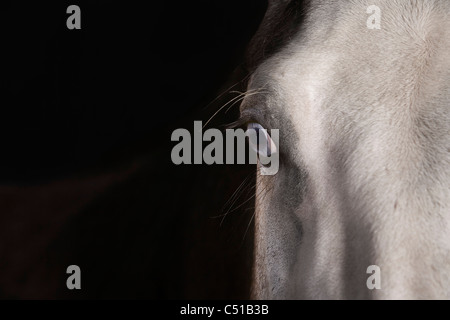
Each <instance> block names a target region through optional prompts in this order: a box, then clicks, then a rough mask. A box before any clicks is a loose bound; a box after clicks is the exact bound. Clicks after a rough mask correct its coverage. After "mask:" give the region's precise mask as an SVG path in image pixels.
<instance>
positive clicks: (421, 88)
mask: <svg viewBox="0 0 450 320" xmlns="http://www.w3.org/2000/svg"><path fill="white" fill-rule="evenodd" d="M370 5H377V6H379V7H380V8H381V11H382V20H381V21H382V22H381V30H369V29H368V28H367V27H366V20H367V18H368V15H367V13H366V9H367V7H368V6H370ZM449 17H450V1H446V0H442V1H438V0H423V1H419V0H416V1H411V0H370V1H356V0H339V1H318V0H316V1H314V0H313V1H312V7H311V10H310V12H309V14H308V17H307V20H306V22H305V28H304V29H303V32H301V33H299V34H298V35H297V36H296V37H294V38H293V39H292V40H291V41H290V42H289V44H288V45H287V46H285V47H284V48H283V49H282V50H281V51H279V52H278V53H277V54H275V55H274V56H272V57H271V58H269V59H268V60H266V61H265V62H264V63H263V64H261V65H260V67H259V68H258V69H257V70H256V72H255V73H254V75H253V77H252V80H251V83H250V85H249V88H250V89H257V88H258V87H261V86H262V84H264V86H265V88H269V89H270V91H271V92H272V94H271V96H270V97H269V98H268V99H266V100H265V103H266V105H265V106H264V108H261V109H264V110H266V111H265V112H266V113H269V115H268V118H269V119H272V118H273V117H270V114H272V113H273V114H277V113H276V112H281V113H282V114H283V115H285V116H286V117H287V118H288V119H290V121H291V122H292V127H283V126H284V125H283V123H282V122H277V119H273V122H272V123H270V124H267V123H265V124H264V125H266V126H274V125H279V126H280V128H279V129H280V130H283V129H284V130H294V131H295V132H294V133H293V135H294V136H296V137H297V139H296V140H294V141H295V143H291V144H287V145H286V144H285V145H283V142H282V141H281V142H280V149H281V152H282V153H284V154H285V155H286V157H288V158H289V159H290V160H291V163H292V164H295V165H297V166H298V167H302V168H304V170H305V171H306V172H307V175H308V178H307V182H306V193H305V194H304V196H302V197H303V200H302V201H301V203H300V204H299V205H298V207H295V208H287V209H286V208H285V207H281V208H280V206H279V205H278V203H279V200H280V198H281V199H282V198H283V196H286V195H287V194H289V195H290V194H292V193H293V192H296V190H293V189H292V188H291V187H289V190H288V189H287V187H286V186H292V184H291V183H288V180H287V179H289V176H285V175H283V174H282V172H281V173H279V174H278V175H276V176H274V177H258V188H257V189H258V190H257V191H256V192H257V194H258V192H260V191H262V190H270V191H268V192H265V193H264V196H261V197H257V203H256V234H255V241H256V246H255V251H256V252H255V268H254V269H255V270H254V286H253V293H254V297H255V298H275V299H282V298H307V299H316V298H320V299H328V298H331V299H355V298H356V299H357V298H363V299H366V298H380V299H403V298H411V299H414V298H450V226H449V223H450V18H449ZM250 100H251V99H246V101H245V103H244V105H243V107H242V108H243V109H244V110H246V109H249V108H254V107H262V106H254V105H252V103H251V101H250ZM280 139H281V138H280ZM283 148H284V150H283ZM281 161H283V160H281ZM287 166H289V164H285V165H284V167H283V163H282V164H281V167H280V171H282V170H287ZM291 169H292V168H291ZM283 188H286V189H285V190H283ZM298 196H299V197H300V194H299V195H298ZM290 210H292V212H293V213H294V215H293V216H291V215H290V213H288V211H290ZM296 219H298V222H299V223H300V224H301V226H302V233H301V236H300V237H299V235H298V230H297V229H295V228H293V227H292V224H293V223H294V222H296V221H295V220H296ZM370 265H378V266H380V268H381V286H382V288H381V290H369V289H368V288H367V287H366V280H367V278H368V277H369V275H368V274H366V269H367V267H368V266H370Z"/></svg>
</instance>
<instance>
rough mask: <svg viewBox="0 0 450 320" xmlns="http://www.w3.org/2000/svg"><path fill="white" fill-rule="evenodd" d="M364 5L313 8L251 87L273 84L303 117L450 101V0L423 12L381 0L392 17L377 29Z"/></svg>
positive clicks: (286, 107) (285, 107)
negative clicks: (320, 111) (322, 111)
mask: <svg viewBox="0 0 450 320" xmlns="http://www.w3.org/2000/svg"><path fill="white" fill-rule="evenodd" d="M319 2H320V1H319ZM363 2H364V1H362V2H360V3H359V4H357V5H354V6H353V7H348V5H344V4H343V5H342V6H345V8H346V9H345V10H344V9H341V10H340V11H339V10H337V7H339V6H336V4H340V3H342V2H340V1H336V2H334V5H329V6H327V5H323V6H320V7H319V6H317V5H316V6H314V5H310V6H309V7H308V17H307V18H306V19H305V21H302V25H303V27H302V28H301V29H298V28H297V29H296V28H295V27H293V26H291V29H295V30H296V33H295V36H292V37H290V40H289V41H288V42H287V43H286V44H285V45H284V46H283V47H281V48H278V51H277V53H276V54H273V55H272V56H270V58H268V59H266V60H265V61H264V62H263V63H262V64H261V65H260V66H259V68H258V69H257V70H256V72H255V73H254V75H253V79H252V83H251V87H256V88H258V87H259V88H260V87H264V86H268V87H271V88H272V92H274V93H279V94H278V95H277V96H278V97H283V98H284V99H285V100H287V101H284V102H285V103H279V104H278V105H277V106H278V107H279V108H283V110H284V111H285V112H287V113H290V114H292V113H303V115H305V114H304V113H305V112H308V111H311V109H313V108H314V107H315V106H323V105H325V104H328V105H329V106H335V107H336V106H339V108H341V109H342V108H351V107H359V108H361V107H362V106H361V105H362V104H365V105H382V104H384V105H389V104H397V103H398V102H400V103H401V104H406V103H408V100H409V102H410V103H413V104H416V105H420V103H421V101H420V99H419V98H421V97H422V98H423V99H425V98H427V99H429V98H435V99H437V100H439V99H440V100H439V101H436V103H438V104H439V103H440V104H442V103H444V101H448V96H449V94H448V86H447V85H446V83H448V80H449V79H450V73H449V71H448V70H450V56H449V55H448V54H447V53H448V51H449V50H450V35H449V34H448V33H449V31H448V30H450V23H449V22H447V19H446V18H445V14H442V12H443V11H444V12H449V11H450V10H449V9H450V3H449V4H448V5H442V3H441V2H437V3H438V4H439V5H435V6H433V5H428V6H422V7H420V8H419V9H420V10H418V12H416V11H414V10H412V9H411V8H408V6H399V4H398V3H397V2H396V1H394V2H392V3H394V4H391V5H389V2H384V1H380V0H378V1H375V2H377V3H378V4H379V5H380V6H381V9H382V11H381V12H382V13H383V16H386V17H387V18H385V19H383V20H382V28H381V30H371V29H369V28H367V26H366V20H367V18H368V15H367V13H366V9H367V6H366V5H364V3H363ZM310 3H311V2H310ZM312 3H314V1H312ZM430 3H435V2H434V1H430ZM399 7H400V9H399ZM413 7H414V6H413ZM401 8H403V9H401ZM405 8H406V9H405ZM443 9H445V10H443ZM402 10H403V11H402ZM336 11H339V13H336ZM389 13H390V14H389ZM394 14H396V15H394ZM320 16H323V17H325V18H322V19H320ZM398 19H400V20H402V21H399V20H398ZM405 20H406V23H403V22H405ZM298 23H300V22H297V24H298ZM272 24H275V23H273V22H272ZM263 29H264V28H263ZM330 30H331V31H330ZM420 89H422V90H420ZM419 93H420V94H422V96H420V95H419ZM427 95H428V96H427ZM430 96H433V97H430ZM326 99H328V100H333V101H326ZM399 99H403V100H404V101H403V102H401V101H398V100H399ZM298 104H301V105H302V106H309V107H310V108H309V109H308V110H305V108H303V109H301V108H298ZM358 104H359V105H358ZM289 106H291V110H289ZM275 107H276V106H275Z"/></svg>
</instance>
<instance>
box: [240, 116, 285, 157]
mask: <svg viewBox="0 0 450 320" xmlns="http://www.w3.org/2000/svg"><path fill="white" fill-rule="evenodd" d="M246 134H247V136H248V137H249V144H250V146H251V147H252V148H253V150H254V151H255V152H256V153H257V154H258V156H259V157H270V156H271V155H272V154H273V153H276V152H277V146H276V145H275V143H274V141H273V140H272V138H271V137H270V135H269V133H268V132H267V130H266V129H264V128H263V127H262V126H261V125H260V124H259V123H249V124H248V125H247V132H246Z"/></svg>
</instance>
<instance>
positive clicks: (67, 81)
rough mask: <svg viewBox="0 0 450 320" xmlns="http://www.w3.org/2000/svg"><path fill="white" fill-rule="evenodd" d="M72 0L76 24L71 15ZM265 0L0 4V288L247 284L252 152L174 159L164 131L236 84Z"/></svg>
mask: <svg viewBox="0 0 450 320" xmlns="http://www.w3.org/2000/svg"><path fill="white" fill-rule="evenodd" d="M71 4H77V5H79V6H80V8H81V18H82V29H81V30H68V29H67V27H66V19H67V17H68V16H69V15H68V14H66V8H67V7H68V6H69V5H71ZM266 5H267V4H266V2H265V1H262V0H246V1H238V0H226V1H222V0H213V1H211V0H210V1H152V2H146V4H145V5H144V2H142V1H141V2H137V1H134V2H130V1H128V2H111V1H100V0H97V1H95V0H90V1H77V2H66V1H58V2H56V1H55V2H44V1H39V2H38V1H34V2H32V1H28V2H23V1H14V2H12V1H11V2H9V3H4V4H2V7H1V9H0V24H1V25H0V30H1V31H0V32H1V42H2V53H3V54H2V56H3V57H2V64H1V74H0V79H1V80H0V81H1V83H0V84H1V90H2V92H1V102H0V128H1V129H0V130H1V132H0V133H1V138H0V146H1V152H2V153H1V155H2V156H1V157H0V184H1V185H0V297H3V298H190V299H221V298H230V299H239V298H246V297H248V286H249V280H250V278H249V277H250V274H251V247H252V234H251V233H252V227H251V226H252V223H251V221H252V220H251V216H252V211H251V210H252V203H251V202H252V201H250V200H249V201H247V202H246V200H247V199H248V198H249V196H251V183H252V181H253V180H252V173H253V172H254V168H253V167H251V166H211V167H208V166H175V165H173V164H172V162H171V160H170V151H171V148H172V147H173V146H174V143H173V142H171V141H170V135H171V132H172V131H173V130H174V129H176V128H187V129H189V130H192V126H193V121H194V120H203V121H204V122H205V121H206V120H208V119H209V118H210V117H211V116H212V115H213V114H214V113H215V111H216V110H218V108H219V107H220V106H221V105H223V103H226V102H227V101H228V100H229V99H231V98H232V97H233V96H232V95H230V94H225V95H223V96H221V97H220V98H219V99H215V98H216V97H218V96H219V95H220V94H221V93H222V92H227V91H229V90H227V89H228V88H230V87H231V86H232V85H236V86H235V87H234V89H235V90H244V88H245V81H244V82H243V81H241V80H242V79H244V78H245V76H246V73H245V69H244V68H243V65H242V63H243V61H244V54H245V49H246V46H247V44H248V42H249V40H250V39H251V37H252V35H253V34H254V33H255V31H256V30H257V27H258V25H259V23H260V21H261V19H262V16H263V14H264V11H265V8H266ZM211 102H213V103H211ZM237 116H238V106H236V107H235V108H233V109H232V110H231V111H230V112H229V113H227V114H225V113H220V114H219V115H218V116H217V117H216V118H215V119H214V121H213V122H212V123H211V126H213V127H216V126H217V127H220V126H222V125H224V124H226V123H229V122H232V121H233V120H235V118H236V117H237ZM247 177H249V179H248V180H245V178H247ZM244 180H245V181H246V184H245V185H244V187H246V189H245V192H242V195H241V197H240V198H239V199H237V200H236V202H235V207H238V209H237V210H234V211H232V212H231V213H230V214H229V215H228V216H227V217H226V219H224V220H223V223H221V221H222V219H221V218H214V217H216V216H220V215H222V214H223V213H224V208H225V210H227V208H228V207H229V205H228V206H227V205H226V202H227V200H228V199H229V198H230V197H231V196H232V194H233V193H234V191H235V190H236V189H237V188H238V187H239V186H240V184H241V182H243V181H244ZM241 203H244V205H242V206H240V207H239V205H240V204H241ZM236 204H237V205H236ZM71 264H77V265H79V266H80V267H81V269H82V290H80V291H76V292H75V291H69V290H67V288H66V285H65V279H66V278H67V275H66V273H65V271H66V270H65V268H67V266H68V265H71Z"/></svg>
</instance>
